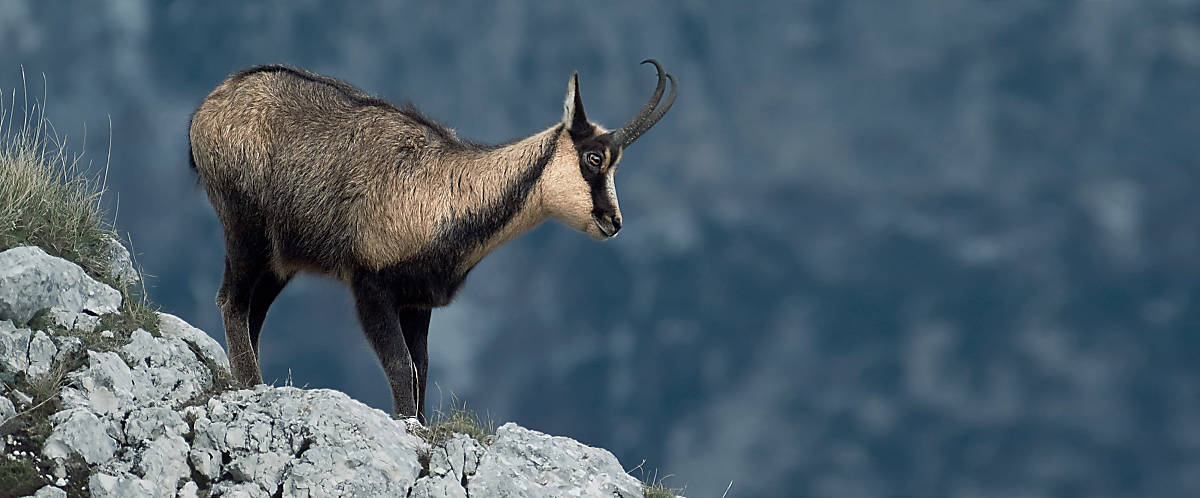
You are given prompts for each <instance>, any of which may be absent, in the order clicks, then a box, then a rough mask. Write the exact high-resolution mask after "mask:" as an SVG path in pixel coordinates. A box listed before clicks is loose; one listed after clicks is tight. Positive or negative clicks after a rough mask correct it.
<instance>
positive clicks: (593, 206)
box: [188, 60, 676, 422]
mask: <svg viewBox="0 0 1200 498" xmlns="http://www.w3.org/2000/svg"><path fill="white" fill-rule="evenodd" d="M645 63H651V64H653V65H654V67H655V68H656V69H657V70H658V84H657V86H656V88H655V90H654V94H653V96H652V97H651V98H650V101H649V102H648V103H647V104H646V105H645V106H644V107H643V108H642V109H641V110H640V111H639V112H638V113H637V114H636V115H635V116H634V117H633V118H632V119H631V120H630V121H629V122H628V123H626V124H625V125H624V126H622V127H621V128H618V129H616V130H612V131H609V130H606V129H605V128H603V127H600V126H598V125H596V124H595V123H592V122H590V121H588V119H587V116H586V115H585V114H584V110H583V99H582V98H581V96H580V93H579V74H578V73H577V72H576V73H573V74H572V75H571V77H570V79H569V80H568V82H567V95H566V100H565V101H564V104H563V107H564V109H563V117H562V121H561V122H559V123H556V124H554V125H553V126H551V127H549V128H547V129H545V130H543V131H541V132H539V133H536V134H534V135H532V136H529V137H527V138H524V139H520V140H517V141H514V142H511V143H508V144H503V145H481V144H477V143H474V142H470V141H467V140H464V139H461V138H459V137H458V136H457V135H456V134H455V132H454V131H453V130H451V129H449V128H446V127H444V126H442V125H440V124H438V123H437V122H435V121H433V120H431V119H429V118H427V117H425V116H424V115H423V114H421V113H420V112H419V111H417V110H416V109H414V108H412V107H395V106H393V105H391V104H389V103H387V102H385V101H383V100H380V99H377V98H374V97H372V96H370V95H368V94H367V93H364V92H363V91H361V90H359V89H357V88H354V87H352V86H350V85H348V84H346V83H344V82H342V81H339V80H336V79H333V78H328V77H325V76H320V75H316V74H313V73H310V72H307V71H304V70H301V69H295V68H291V67H286V66H279V65H268V66H258V67H252V68H249V69H246V70H243V71H241V72H238V73H236V74H234V75H232V76H230V77H229V78H228V79H226V80H225V81H224V82H223V83H221V84H220V85H219V86H217V88H216V89H214V90H213V91H212V93H210V94H209V95H208V97H207V98H205V100H204V102H203V103H202V104H201V105H200V107H199V108H198V109H196V112H195V113H194V114H193V115H192V120H191V124H190V129H189V134H188V138H189V146H190V149H191V151H190V152H191V158H190V159H191V161H190V162H191V166H192V168H193V169H195V170H196V172H197V174H198V175H199V178H200V182H201V183H202V184H203V185H204V188H205V190H206V191H207V193H208V198H209V200H210V201H211V203H212V205H213V208H214V209H215V211H216V213H217V216H218V218H219V219H220V221H221V225H222V226H223V228H224V235H225V274H224V279H223V282H222V284H221V288H220V291H219V292H218V293H217V305H218V306H219V307H220V309H221V311H222V315H223V319H224V325H225V338H226V341H227V344H228V349H229V359H230V362H231V364H232V367H233V374H234V376H235V377H236V379H237V380H238V381H239V382H240V383H242V384H244V385H253V384H258V383H261V382H262V374H261V372H260V370H259V365H258V338H259V333H260V331H261V330H262V325H263V319H264V318H265V316H266V314H267V308H268V307H270V305H271V302H272V301H274V300H275V297H276V296H278V295H279V292H280V291H282V290H283V288H284V286H286V285H287V283H288V281H289V280H290V279H291V278H292V277H293V276H295V275H296V273H297V272H300V271H309V272H313V273H318V274H328V275H331V276H333V277H334V278H337V279H339V280H341V281H342V282H344V283H345V284H346V285H348V286H349V287H350V290H351V291H352V293H353V296H354V300H355V307H356V311H357V313H358V317H359V321H360V322H361V324H362V327H363V331H364V332H365V333H366V336H367V338H368V340H369V341H370V343H371V345H372V346H373V348H374V349H375V353H376V354H377V355H378V357H379V360H380V362H381V363H382V366H383V369H384V372H385V373H386V374H387V377H388V381H389V382H390V384H391V389H392V399H393V402H394V409H395V411H396V413H398V414H400V415H404V416H414V415H415V416H417V417H418V418H419V419H420V420H421V421H422V422H424V420H425V406H424V405H425V403H424V400H425V386H426V373H427V371H428V356H427V351H426V340H427V337H428V331H429V316H430V312H431V310H432V308H435V307H439V306H445V305H446V304H448V303H449V302H450V300H451V299H452V298H453V296H454V294H455V292H456V291H457V290H458V288H459V286H460V285H461V284H462V282H463V279H464V278H465V277H466V276H467V273H468V272H470V271H471V268H472V267H474V266H475V264H476V263H478V262H479V261H480V259H482V258H483V257H484V256H485V255H487V254H488V253H490V252H491V251H493V250H495V249H496V248H497V247H498V246H500V245H501V244H503V243H505V242H507V241H509V240H512V239H513V238H514V237H516V236H517V235H520V234H521V233H523V232H525V231H527V230H529V229H531V228H533V227H534V226H536V225H538V224H539V223H541V222H542V221H544V220H546V219H548V218H553V219H556V220H559V221H561V222H563V223H565V224H567V225H569V226H571V227H573V228H575V229H578V230H580V231H583V232H586V233H587V234H589V235H591V236H592V237H593V238H596V239H607V238H610V237H613V236H615V235H616V234H617V232H618V231H619V230H620V229H621V210H620V207H619V206H618V204H617V195H616V189H615V187H614V185H613V175H614V174H615V173H616V172H617V163H618V162H619V161H620V160H621V155H622V152H623V150H624V149H625V147H627V146H629V145H630V144H631V143H633V141H634V140H636V139H637V138H638V137H639V136H641V135H642V134H643V133H645V132H646V130H648V129H649V128H650V127H651V126H653V125H654V124H655V123H656V122H658V120H659V119H661V118H662V117H663V115H664V114H665V113H666V112H667V110H668V109H670V107H671V105H672V104H673V103H674V101H675V96H676V83H675V78H674V76H671V75H670V74H667V73H666V71H664V70H663V68H662V66H661V65H660V64H659V63H658V62H657V61H654V60H647V61H643V64H645ZM668 80H669V81H670V84H671V91H670V93H669V94H668V96H667V97H666V99H665V100H664V99H663V91H664V89H665V87H666V83H667V82H668Z"/></svg>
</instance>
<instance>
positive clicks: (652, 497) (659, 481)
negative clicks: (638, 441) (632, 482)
mask: <svg viewBox="0 0 1200 498" xmlns="http://www.w3.org/2000/svg"><path fill="white" fill-rule="evenodd" d="M645 465H646V461H645V460H642V463H639V464H638V466H637V467H634V468H632V469H629V471H628V473H629V474H630V475H632V474H633V471H635V470H637V471H640V473H641V474H642V477H641V478H639V480H640V481H642V494H643V495H645V497H646V498H675V497H676V496H679V493H682V492H683V489H680V488H672V487H670V486H667V483H666V480H667V479H670V478H671V477H673V476H672V475H671V474H667V475H664V476H659V475H658V470H655V471H654V472H649V473H648V472H646V469H645Z"/></svg>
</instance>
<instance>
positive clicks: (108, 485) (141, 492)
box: [88, 472, 174, 498]
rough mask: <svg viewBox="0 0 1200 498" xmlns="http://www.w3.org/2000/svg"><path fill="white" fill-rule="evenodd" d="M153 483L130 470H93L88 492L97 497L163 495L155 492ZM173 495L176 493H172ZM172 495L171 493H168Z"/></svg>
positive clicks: (125, 497) (131, 497) (138, 497)
mask: <svg viewBox="0 0 1200 498" xmlns="http://www.w3.org/2000/svg"><path fill="white" fill-rule="evenodd" d="M155 491H156V489H155V486H154V484H153V483H151V482H150V481H147V480H145V479H142V478H139V477H138V476H135V475H133V474H130V473H128V472H120V473H117V474H109V473H107V472H93V473H92V475H91V477H89V478H88V492H90V493H91V495H92V496H94V497H96V498H140V497H152V496H163V495H161V494H157V493H155ZM171 494H172V495H173V494H174V493H171ZM166 496H171V495H166Z"/></svg>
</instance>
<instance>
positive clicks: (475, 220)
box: [443, 126, 561, 266]
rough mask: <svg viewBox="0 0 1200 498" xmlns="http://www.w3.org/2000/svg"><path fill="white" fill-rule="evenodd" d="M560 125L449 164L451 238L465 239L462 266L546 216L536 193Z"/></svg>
mask: <svg viewBox="0 0 1200 498" xmlns="http://www.w3.org/2000/svg"><path fill="white" fill-rule="evenodd" d="M560 132H561V127H559V126H555V127H553V128H549V129H547V130H545V131H542V132H540V133H537V134H535V135H532V136H529V137H526V138H524V139H521V140H517V141H515V142H511V143H508V144H504V145H500V146H497V147H493V148H486V149H485V148H480V149H472V150H463V151H461V152H457V153H456V154H455V155H456V156H457V157H451V158H448V159H449V161H448V162H449V163H450V164H451V165H453V166H452V169H454V170H455V171H454V172H453V174H452V175H451V178H450V182H451V184H450V193H451V196H450V198H451V199H452V200H451V206H450V208H451V209H450V212H451V213H450V216H451V218H452V220H448V221H450V223H448V224H446V225H444V226H446V227H448V228H450V230H449V233H443V236H449V237H450V238H452V239H455V240H457V241H460V242H461V243H465V244H466V245H467V246H468V247H464V249H466V259H465V261H464V264H466V265H467V266H473V265H474V264H475V263H477V262H478V261H479V259H482V258H483V256H485V255H487V253H489V252H491V251H493V250H495V249H496V248H497V247H499V246H500V245H502V244H504V243H505V242H508V241H509V240H512V239H513V238H514V237H516V236H518V235H520V234H521V233H524V232H525V231H527V230H529V229H531V228H533V227H534V226H536V225H537V224H538V223H540V222H542V221H543V220H545V219H546V217H547V213H546V211H545V209H544V208H543V203H542V202H541V199H540V194H539V192H538V184H539V181H540V180H541V177H542V174H543V173H544V172H545V171H546V169H547V166H548V165H549V164H550V161H551V160H552V159H553V156H554V153H555V149H556V144H557V140H558V135H559V134H560Z"/></svg>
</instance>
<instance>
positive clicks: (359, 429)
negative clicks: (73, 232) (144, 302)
mask: <svg viewBox="0 0 1200 498" xmlns="http://www.w3.org/2000/svg"><path fill="white" fill-rule="evenodd" d="M39 252H40V250H25V251H18V253H16V254H15V255H14V254H11V253H12V251H11V250H10V251H6V252H5V253H0V256H4V257H6V258H8V259H7V260H5V259H3V258H0V279H8V280H0V285H2V286H4V287H3V289H5V290H4V292H0V300H4V299H8V301H4V302H3V303H0V306H8V307H7V308H0V312H4V313H8V314H7V315H4V317H5V318H7V320H0V381H4V382H0V393H3V394H4V397H0V420H5V419H7V418H8V417H11V416H12V415H13V414H15V413H16V411H17V407H25V406H28V405H29V404H30V403H31V402H32V400H31V399H29V397H28V396H27V395H24V394H23V393H21V392H19V391H17V390H16V389H15V385H14V382H13V381H15V380H16V379H18V378H36V377H37V376H40V375H46V373H48V372H51V371H52V370H53V367H54V365H56V364H59V363H62V362H64V361H66V360H68V359H70V358H72V357H73V355H85V358H86V362H84V363H83V364H82V365H81V366H80V367H78V368H76V369H75V370H74V371H72V372H70V373H69V374H68V376H67V379H68V381H69V382H68V383H67V384H68V385H67V387H64V388H63V391H62V394H61V397H60V399H61V402H62V409H61V410H60V411H59V412H58V413H55V414H53V415H52V416H51V417H50V422H51V426H52V429H51V433H50V436H49V437H48V438H47V439H46V442H45V445H44V446H43V447H42V454H43V455H44V456H45V457H47V458H49V459H51V460H52V461H53V462H55V464H56V466H57V467H56V468H55V469H53V474H54V475H55V476H57V477H60V478H62V477H64V476H67V475H68V474H67V472H66V468H67V467H66V465H67V461H68V460H69V459H71V458H74V457H78V458H80V459H82V460H83V462H85V463H86V464H87V465H88V467H89V474H88V478H87V482H86V483H75V482H72V483H70V485H71V486H72V488H75V487H77V486H86V488H87V490H88V491H89V492H90V493H91V495H92V496H97V497H140V496H177V497H195V496H226V497H239V496H240V497H271V496H284V497H300V496H306V497H315V496H414V497H443V498H451V497H453V498H459V497H466V496H472V495H473V496H610V497H611V496H626V497H628V496H640V494H641V483H640V482H638V481H637V480H636V479H634V478H633V477H631V476H629V475H627V474H625V473H624V471H623V470H622V468H621V466H620V464H619V463H618V462H617V461H616V459H615V458H614V457H613V456H612V454H610V453H608V452H607V451H605V450H602V449H597V448H590V447H588V446H585V445H582V444H580V443H578V442H575V441H573V440H570V439H566V438H556V437H550V436H547V435H545V434H541V433H538V432H534V431H530V430H527V429H523V428H521V427H519V426H516V425H514V424H507V425H505V426H503V427H501V428H500V430H499V432H498V433H497V435H496V438H495V441H494V442H492V443H491V444H490V446H489V445H484V444H481V443H480V442H477V441H475V440H474V439H471V438H469V437H467V436H464V435H461V434H460V435H456V436H454V437H452V438H450V439H449V440H447V441H444V442H442V443H440V444H438V445H435V446H432V447H431V446H430V445H429V443H427V442H426V441H425V440H424V439H422V438H420V437H418V436H416V435H414V434H415V432H416V429H417V426H419V424H418V423H417V422H416V421H415V419H403V420H395V419H393V418H392V417H391V416H389V415H388V414H386V413H384V412H382V411H380V410H376V409H373V408H370V407H368V406H366V405H363V404H362V403H359V402H357V401H355V400H352V399H350V398H349V397H348V396H346V395H345V394H343V393H340V392H337V391H330V390H323V389H315V390H306V389H297V388H294V387H269V386H265V385H260V386H257V387H255V388H254V389H245V390H234V391H225V392H221V393H219V394H216V395H213V394H212V386H213V382H214V379H215V375H214V373H213V370H212V368H228V365H229V361H228V359H227V358H226V356H225V353H224V351H223V350H222V348H221V347H220V345H219V344H218V343H217V342H216V341H215V340H213V339H212V338H211V337H209V336H208V334H206V333H204V332H203V331H200V330H199V329H196V328H194V327H192V326H191V325H188V324H187V323H186V322H184V321H183V320H180V319H179V318H177V317H175V316H172V315H168V314H160V315H159V318H160V323H159V326H160V334H159V335H158V336H156V335H154V334H151V333H150V332H148V331H145V330H140V329H139V330H134V331H133V332H132V333H130V335H129V339H130V340H129V342H128V343H127V344H124V345H122V346H120V347H119V348H117V350H116V351H92V350H85V349H84V343H83V342H82V341H81V340H80V339H79V338H77V337H70V335H69V334H70V330H85V331H88V330H93V331H94V330H95V327H96V323H97V322H98V319H97V318H96V316H95V315H94V314H95V313H98V312H101V311H99V310H105V309H108V310H109V311H111V310H112V309H115V307H116V306H117V305H118V304H119V295H117V298H118V299H117V300H116V301H110V302H108V303H107V304H102V305H96V304H95V303H94V302H93V301H96V299H94V298H95V296H96V295H98V294H103V291H95V292H92V294H88V296H89V298H88V299H91V301H89V300H88V299H82V298H80V299H82V300H79V299H77V301H79V302H78V303H74V304H72V303H73V302H66V301H70V299H67V300H64V299H60V298H53V297H51V296H49V295H48V294H46V293H48V292H50V291H48V290H47V289H58V290H64V291H65V290H69V289H76V290H78V289H79V288H80V287H79V286H82V285H90V284H87V283H82V282H84V280H85V279H86V277H85V276H81V273H82V271H81V270H79V269H78V267H75V269H74V270H70V269H69V268H70V267H69V266H63V265H61V264H60V263H59V262H56V261H52V260H56V259H57V258H49V257H48V256H44V253H42V254H40V255H39V254H38V253H39ZM5 261H7V262H5ZM59 261H61V260H59ZM5 265H7V266H5ZM63 268H68V269H63ZM13 275H15V277H14V276H13ZM14 278H15V279H16V280H13V279H14ZM87 281H90V279H87ZM11 282H24V283H18V284H12V283H11ZM93 283H94V282H93ZM9 285H30V286H32V287H33V288H35V292H32V293H31V294H29V295H30V296H33V297H31V298H27V296H26V294H25V293H24V292H23V289H22V290H12V289H11V288H9V287H7V286H9ZM96 285H99V284H96ZM105 289H107V287H105ZM108 290H110V291H111V289H108ZM56 292H57V291H56ZM113 292H114V293H115V291H113ZM5 293H7V294H5ZM77 294H78V293H77ZM13 296H18V297H19V299H17V298H13ZM39 296H40V297H39ZM72 299H74V298H72ZM13 303H16V304H13ZM104 306H108V307H109V308H105V307H104ZM46 307H50V308H51V314H50V316H51V317H52V319H53V320H54V321H55V323H57V324H58V325H59V326H61V327H63V328H66V329H68V332H67V333H65V334H61V333H60V334H51V333H49V331H34V330H29V329H26V328H20V327H18V326H17V325H16V324H15V323H14V322H13V321H12V320H16V323H26V322H25V321H23V320H26V319H27V318H26V317H27V316H31V313H32V311H36V310H37V309H42V308H46ZM4 310H9V311H4ZM12 310H16V311H15V312H14V311H12ZM101 335H103V334H101ZM111 336H112V335H110V337H111ZM68 364H73V363H68ZM22 376H23V377H22ZM14 401H16V403H14ZM423 456H427V459H425V458H423ZM65 482H66V481H65V480H64V481H62V482H56V484H59V485H62V484H63V483H65ZM62 495H63V493H62V490H61V489H59V488H57V487H53V486H50V487H46V488H43V489H42V490H39V491H38V495H36V496H44V497H50V496H62Z"/></svg>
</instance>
